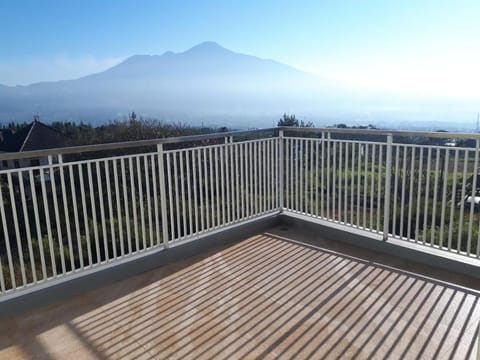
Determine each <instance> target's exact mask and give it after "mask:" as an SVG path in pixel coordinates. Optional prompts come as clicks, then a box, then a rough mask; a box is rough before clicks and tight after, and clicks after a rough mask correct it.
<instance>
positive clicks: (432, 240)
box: [430, 148, 440, 246]
mask: <svg viewBox="0 0 480 360" xmlns="http://www.w3.org/2000/svg"><path fill="white" fill-rule="evenodd" d="M439 154H440V149H439V148H437V149H436V151H435V173H434V181H433V184H434V185H433V202H432V205H433V206H432V229H431V232H430V246H433V245H434V243H435V227H436V219H435V217H436V210H437V195H438V189H437V188H438V173H439V167H440V156H439Z"/></svg>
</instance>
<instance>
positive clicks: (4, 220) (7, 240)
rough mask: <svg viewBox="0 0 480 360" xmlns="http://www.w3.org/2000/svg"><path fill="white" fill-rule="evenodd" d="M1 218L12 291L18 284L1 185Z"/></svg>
mask: <svg viewBox="0 0 480 360" xmlns="http://www.w3.org/2000/svg"><path fill="white" fill-rule="evenodd" d="M0 217H1V219H2V227H3V236H4V239H5V248H6V250H7V261H8V270H9V272H10V283H11V285H12V289H13V290H15V289H16V288H17V283H16V281H15V272H14V270H13V259H12V252H11V249H10V237H9V235H8V228H7V218H6V216H5V205H4V203H3V191H2V186H1V185H0ZM2 280H3V276H2ZM2 282H3V281H2ZM3 288H5V286H3ZM3 291H5V290H3Z"/></svg>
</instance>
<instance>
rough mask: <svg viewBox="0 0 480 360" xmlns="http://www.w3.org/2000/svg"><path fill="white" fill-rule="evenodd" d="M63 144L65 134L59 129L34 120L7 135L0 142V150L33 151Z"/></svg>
mask: <svg viewBox="0 0 480 360" xmlns="http://www.w3.org/2000/svg"><path fill="white" fill-rule="evenodd" d="M63 146H65V136H64V135H63V134H62V133H61V132H60V131H58V130H55V129H54V128H52V127H50V126H48V125H45V124H43V123H41V122H40V121H36V120H35V121H33V122H32V123H31V124H29V125H27V126H26V127H24V128H22V129H20V130H18V131H16V132H15V133H14V134H12V135H10V136H7V137H6V138H5V139H4V140H3V141H2V142H1V143H0V151H5V152H21V151H34V150H42V149H52V148H57V147H63Z"/></svg>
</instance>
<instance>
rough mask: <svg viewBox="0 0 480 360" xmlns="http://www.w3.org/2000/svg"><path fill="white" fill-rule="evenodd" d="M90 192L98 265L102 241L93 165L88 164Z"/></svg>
mask: <svg viewBox="0 0 480 360" xmlns="http://www.w3.org/2000/svg"><path fill="white" fill-rule="evenodd" d="M87 177H88V192H89V193H90V208H91V212H92V223H93V235H94V239H95V251H96V263H97V264H99V263H100V262H101V257H100V241H99V238H98V224H97V210H96V207H95V192H94V190H93V179H92V169H91V163H89V162H88V163H87Z"/></svg>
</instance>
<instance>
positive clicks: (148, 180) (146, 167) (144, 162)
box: [143, 155, 153, 247]
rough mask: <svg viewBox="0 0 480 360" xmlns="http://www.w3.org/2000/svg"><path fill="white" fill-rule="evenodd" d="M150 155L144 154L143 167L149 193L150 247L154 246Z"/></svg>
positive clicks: (146, 188)
mask: <svg viewBox="0 0 480 360" xmlns="http://www.w3.org/2000/svg"><path fill="white" fill-rule="evenodd" d="M149 157H150V155H144V156H143V167H144V171H145V190H146V193H147V194H146V195H147V218H148V237H149V238H150V247H153V222H152V199H151V191H150V171H149V170H148V168H149V167H150V165H149V162H148V158H149ZM152 163H153V162H152Z"/></svg>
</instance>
